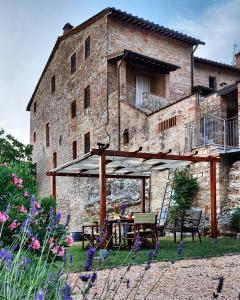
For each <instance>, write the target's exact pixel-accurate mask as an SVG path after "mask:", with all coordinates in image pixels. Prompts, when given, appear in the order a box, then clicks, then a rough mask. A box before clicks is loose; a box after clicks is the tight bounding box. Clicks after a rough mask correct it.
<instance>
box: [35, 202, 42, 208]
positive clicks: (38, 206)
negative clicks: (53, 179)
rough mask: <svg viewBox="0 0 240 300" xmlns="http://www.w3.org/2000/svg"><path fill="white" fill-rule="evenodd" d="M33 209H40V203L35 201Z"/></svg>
mask: <svg viewBox="0 0 240 300" xmlns="http://www.w3.org/2000/svg"><path fill="white" fill-rule="evenodd" d="M34 207H35V208H37V209H39V208H41V205H40V203H38V202H37V201H35V204H34Z"/></svg>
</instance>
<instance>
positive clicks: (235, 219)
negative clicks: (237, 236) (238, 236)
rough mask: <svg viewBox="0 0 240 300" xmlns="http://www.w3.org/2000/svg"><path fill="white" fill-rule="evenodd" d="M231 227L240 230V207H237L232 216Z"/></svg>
mask: <svg viewBox="0 0 240 300" xmlns="http://www.w3.org/2000/svg"><path fill="white" fill-rule="evenodd" d="M231 228H232V229H233V230H235V231H236V232H240V207H238V208H236V209H235V210H234V212H233V214H232V216H231Z"/></svg>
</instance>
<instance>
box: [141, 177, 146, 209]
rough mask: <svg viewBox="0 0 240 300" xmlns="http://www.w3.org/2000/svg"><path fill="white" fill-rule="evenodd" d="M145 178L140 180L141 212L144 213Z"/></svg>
mask: <svg viewBox="0 0 240 300" xmlns="http://www.w3.org/2000/svg"><path fill="white" fill-rule="evenodd" d="M145 200H146V199H145V178H143V179H142V180H141V212H143V213H145Z"/></svg>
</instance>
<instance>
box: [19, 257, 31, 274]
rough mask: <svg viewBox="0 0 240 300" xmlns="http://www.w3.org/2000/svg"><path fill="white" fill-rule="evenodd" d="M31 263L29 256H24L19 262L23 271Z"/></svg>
mask: <svg viewBox="0 0 240 300" xmlns="http://www.w3.org/2000/svg"><path fill="white" fill-rule="evenodd" d="M30 263H31V259H30V258H28V257H27V256H24V257H23V258H22V259H21V261H20V263H19V269H20V270H21V271H22V270H24V268H25V267H26V266H27V265H28V264H30Z"/></svg>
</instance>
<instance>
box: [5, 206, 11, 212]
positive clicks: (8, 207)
mask: <svg viewBox="0 0 240 300" xmlns="http://www.w3.org/2000/svg"><path fill="white" fill-rule="evenodd" d="M10 208H11V205H10V203H8V205H7V207H6V210H5V213H6V214H9V212H10Z"/></svg>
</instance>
